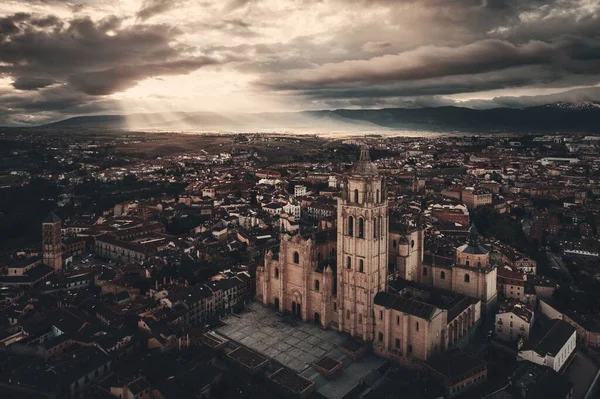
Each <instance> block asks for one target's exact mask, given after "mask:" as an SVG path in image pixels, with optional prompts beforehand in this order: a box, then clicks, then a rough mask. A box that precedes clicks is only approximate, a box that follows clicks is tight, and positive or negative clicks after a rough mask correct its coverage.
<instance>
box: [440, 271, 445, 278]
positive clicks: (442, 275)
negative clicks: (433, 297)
mask: <svg viewBox="0 0 600 399" xmlns="http://www.w3.org/2000/svg"><path fill="white" fill-rule="evenodd" d="M445 279H446V272H444V271H441V272H440V280H445Z"/></svg>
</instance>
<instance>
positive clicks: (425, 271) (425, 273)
mask: <svg viewBox="0 0 600 399" xmlns="http://www.w3.org/2000/svg"><path fill="white" fill-rule="evenodd" d="M423 276H427V268H426V267H424V268H423Z"/></svg>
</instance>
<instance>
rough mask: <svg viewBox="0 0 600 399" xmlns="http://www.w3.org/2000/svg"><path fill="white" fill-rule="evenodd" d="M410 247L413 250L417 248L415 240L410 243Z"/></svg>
mask: <svg viewBox="0 0 600 399" xmlns="http://www.w3.org/2000/svg"><path fill="white" fill-rule="evenodd" d="M410 247H411V248H414V247H415V240H411V241H410Z"/></svg>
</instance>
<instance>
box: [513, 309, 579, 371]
mask: <svg viewBox="0 0 600 399" xmlns="http://www.w3.org/2000/svg"><path fill="white" fill-rule="evenodd" d="M576 343H577V330H576V329H575V327H573V326H572V325H570V324H569V323H567V322H566V321H563V320H560V319H554V320H551V321H550V322H549V323H548V326H546V327H545V328H544V331H543V332H541V333H539V334H532V336H531V337H530V339H528V340H527V341H525V343H523V345H522V346H521V348H520V349H519V354H518V355H517V360H529V361H530V362H532V363H536V364H540V365H542V366H547V367H550V368H551V369H553V370H554V371H556V372H558V371H560V370H561V369H562V367H563V366H564V365H565V363H566V362H567V360H569V358H570V356H571V354H573V352H575V345H576Z"/></svg>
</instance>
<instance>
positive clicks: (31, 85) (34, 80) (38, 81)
mask: <svg viewBox="0 0 600 399" xmlns="http://www.w3.org/2000/svg"><path fill="white" fill-rule="evenodd" d="M54 83H55V80H54V79H49V78H38V77H31V76H21V77H19V78H17V79H16V80H15V81H14V82H13V84H12V85H13V87H14V88H15V89H17V90H37V89H41V88H43V87H48V86H50V85H52V84H54Z"/></svg>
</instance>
